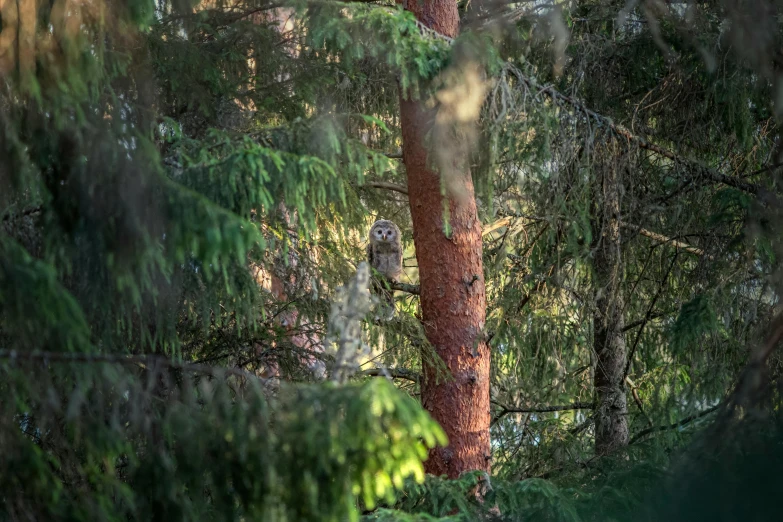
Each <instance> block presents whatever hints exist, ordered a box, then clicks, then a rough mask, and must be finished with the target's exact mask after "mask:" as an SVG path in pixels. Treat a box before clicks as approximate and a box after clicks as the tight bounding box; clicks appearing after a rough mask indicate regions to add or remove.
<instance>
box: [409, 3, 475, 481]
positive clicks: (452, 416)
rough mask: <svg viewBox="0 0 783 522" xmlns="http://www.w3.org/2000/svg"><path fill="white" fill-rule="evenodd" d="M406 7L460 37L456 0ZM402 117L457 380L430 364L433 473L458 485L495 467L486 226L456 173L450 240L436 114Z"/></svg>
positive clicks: (420, 249) (464, 174) (420, 246)
mask: <svg viewBox="0 0 783 522" xmlns="http://www.w3.org/2000/svg"><path fill="white" fill-rule="evenodd" d="M406 8H407V9H409V10H411V11H412V12H413V13H414V14H415V15H416V17H417V18H418V20H419V21H421V22H422V23H424V24H426V25H427V26H429V27H430V28H432V29H434V30H436V31H438V32H439V33H441V34H444V35H446V36H450V37H454V36H455V35H456V34H457V30H458V25H459V17H458V13H457V3H456V2H455V1H454V0H423V1H421V2H417V1H415V0H409V1H407V6H406ZM400 112H401V123H402V140H403V146H402V154H403V161H404V163H405V168H406V171H407V176H408V193H409V201H410V209H411V217H412V219H413V239H414V243H415V245H416V259H417V261H418V266H419V279H420V284H421V307H422V315H423V322H424V328H425V332H426V335H427V339H428V340H429V341H430V343H431V344H432V345H433V347H434V348H435V350H436V352H437V353H438V355H439V356H440V357H441V359H443V361H444V363H445V364H446V366H447V367H448V369H449V370H450V373H451V376H450V377H449V378H447V379H444V378H443V377H442V376H441V377H440V378H439V376H438V371H437V369H436V368H435V367H433V366H432V365H430V364H427V362H426V361H425V363H424V378H423V381H422V386H421V396H422V403H423V405H424V407H425V408H426V409H427V411H429V412H430V414H431V415H432V416H433V418H434V419H435V420H436V421H438V422H439V423H440V425H441V426H442V427H443V429H444V431H445V432H446V434H447V435H448V437H449V445H448V447H446V448H438V449H436V450H433V452H432V453H431V454H430V458H429V459H428V460H427V463H426V470H427V472H428V473H432V474H434V475H443V474H445V475H448V476H449V477H452V478H454V477H457V476H459V475H460V474H461V473H463V472H465V471H471V470H486V471H489V466H490V445H489V422H490V414H489V347H488V346H487V343H486V342H485V340H484V337H483V336H484V320H485V315H486V295H485V291H484V271H483V266H482V240H481V224H480V222H479V220H478V217H477V214H476V201H475V197H474V191H473V182H472V179H471V176H470V172H469V171H468V170H467V169H464V170H463V171H460V172H458V173H456V174H455V173H450V179H449V181H450V183H449V184H450V186H451V188H452V189H453V191H454V192H455V193H459V194H460V196H461V197H459V198H450V200H449V218H448V219H449V225H450V226H451V236H450V237H446V235H445V234H444V215H443V196H442V194H441V181H440V177H439V174H438V173H437V172H435V171H433V170H432V169H430V168H429V167H430V163H429V160H428V151H427V148H426V146H425V141H426V135H427V131H428V130H429V129H431V128H432V125H433V121H434V112H433V111H431V110H428V109H426V108H425V107H424V104H423V103H420V102H417V101H408V100H404V99H401V101H400Z"/></svg>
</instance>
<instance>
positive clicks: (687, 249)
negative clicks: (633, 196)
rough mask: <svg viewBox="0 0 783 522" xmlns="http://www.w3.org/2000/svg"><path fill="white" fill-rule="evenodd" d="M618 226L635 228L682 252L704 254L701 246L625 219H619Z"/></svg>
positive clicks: (709, 256)
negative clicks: (695, 245)
mask: <svg viewBox="0 0 783 522" xmlns="http://www.w3.org/2000/svg"><path fill="white" fill-rule="evenodd" d="M620 226H621V227H624V228H629V229H631V230H635V231H636V232H638V233H639V234H641V235H642V236H645V237H649V238H650V239H654V240H656V241H660V242H661V243H668V244H670V245H672V246H674V247H675V248H679V249H680V250H683V251H684V252H687V253H689V254H693V255H695V256H699V257H701V256H704V250H702V249H701V248H697V247H694V246H691V245H689V244H688V243H685V242H684V241H679V240H677V239H674V238H671V237H667V236H664V235H663V234H658V233H656V232H652V231H650V230H647V229H646V228H642V227H640V226H638V225H634V224H632V223H627V222H625V221H620ZM706 257H707V259H709V260H710V261H712V260H713V259H714V258H713V257H712V256H711V255H707V256H706Z"/></svg>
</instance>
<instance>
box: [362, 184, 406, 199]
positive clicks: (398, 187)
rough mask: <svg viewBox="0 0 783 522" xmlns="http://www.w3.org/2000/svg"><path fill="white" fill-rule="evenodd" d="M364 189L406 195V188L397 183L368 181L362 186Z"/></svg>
mask: <svg viewBox="0 0 783 522" xmlns="http://www.w3.org/2000/svg"><path fill="white" fill-rule="evenodd" d="M364 186H365V187H372V188H377V189H385V190H391V191H393V192H399V193H400V194H405V195H406V196H407V195H408V188H407V187H405V186H403V185H398V184H397V183H391V182H388V181H368V182H366V183H365V184H364Z"/></svg>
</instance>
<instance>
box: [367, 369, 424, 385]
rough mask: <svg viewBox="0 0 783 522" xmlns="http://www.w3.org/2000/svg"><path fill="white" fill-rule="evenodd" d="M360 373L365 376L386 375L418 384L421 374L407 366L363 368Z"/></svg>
mask: <svg viewBox="0 0 783 522" xmlns="http://www.w3.org/2000/svg"><path fill="white" fill-rule="evenodd" d="M361 375H364V376H367V377H387V378H390V379H403V380H406V381H411V382H415V383H416V384H419V382H420V381H421V375H419V374H418V373H417V372H414V371H413V370H409V369H407V368H370V369H368V370H363V371H362V372H361Z"/></svg>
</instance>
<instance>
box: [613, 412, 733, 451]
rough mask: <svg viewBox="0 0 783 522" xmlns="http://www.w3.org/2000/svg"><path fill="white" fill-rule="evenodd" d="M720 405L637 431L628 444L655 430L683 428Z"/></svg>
mask: <svg viewBox="0 0 783 522" xmlns="http://www.w3.org/2000/svg"><path fill="white" fill-rule="evenodd" d="M720 406H721V405H720V404H717V405H715V406H713V407H711V408H707V409H706V410H704V411H702V412H699V413H696V414H694V415H689V416H688V417H685V418H684V419H682V420H680V421H679V422H675V423H674V424H665V425H663V426H654V427H652V428H645V429H643V430H642V431H640V432H639V433H637V434H636V435H634V436H633V437H632V438H631V440H630V441H628V445H629V446H630V445H631V444H633V443H635V442H638V441H639V440H640V439H642V438H643V437H645V436H647V435H649V434H650V433H655V432H658V431H666V430H674V429H677V428H681V427H683V426H685V425H687V424H690V423H691V422H693V421H695V420H698V419H701V418H702V417H706V416H707V415H709V414H710V413H712V412H714V411H715V410H717V409H718V408H719V407H720Z"/></svg>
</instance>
